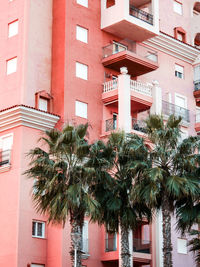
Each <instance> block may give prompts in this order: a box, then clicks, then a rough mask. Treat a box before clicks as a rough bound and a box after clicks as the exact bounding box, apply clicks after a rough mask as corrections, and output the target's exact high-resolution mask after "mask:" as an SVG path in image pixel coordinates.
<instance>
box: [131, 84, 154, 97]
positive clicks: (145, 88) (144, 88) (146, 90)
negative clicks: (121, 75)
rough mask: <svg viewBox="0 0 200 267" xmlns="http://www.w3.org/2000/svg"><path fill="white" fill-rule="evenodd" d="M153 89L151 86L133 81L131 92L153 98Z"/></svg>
mask: <svg viewBox="0 0 200 267" xmlns="http://www.w3.org/2000/svg"><path fill="white" fill-rule="evenodd" d="M152 87H153V85H151V84H144V83H141V82H138V81H134V80H131V90H133V91H135V92H138V93H141V94H143V95H147V96H152Z"/></svg>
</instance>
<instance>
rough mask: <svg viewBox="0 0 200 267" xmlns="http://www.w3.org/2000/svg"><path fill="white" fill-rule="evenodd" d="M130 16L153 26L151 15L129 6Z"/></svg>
mask: <svg viewBox="0 0 200 267" xmlns="http://www.w3.org/2000/svg"><path fill="white" fill-rule="evenodd" d="M130 15H131V16H133V17H136V18H138V19H140V20H143V21H145V22H147V23H149V24H151V25H153V15H152V14H149V13H147V12H145V11H144V10H141V9H139V8H136V7H134V6H133V5H132V4H130Z"/></svg>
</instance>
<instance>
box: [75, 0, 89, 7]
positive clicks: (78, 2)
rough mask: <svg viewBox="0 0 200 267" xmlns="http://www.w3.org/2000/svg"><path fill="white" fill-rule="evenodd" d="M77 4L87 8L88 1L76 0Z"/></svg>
mask: <svg viewBox="0 0 200 267" xmlns="http://www.w3.org/2000/svg"><path fill="white" fill-rule="evenodd" d="M77 4H79V5H81V6H84V7H88V0H77Z"/></svg>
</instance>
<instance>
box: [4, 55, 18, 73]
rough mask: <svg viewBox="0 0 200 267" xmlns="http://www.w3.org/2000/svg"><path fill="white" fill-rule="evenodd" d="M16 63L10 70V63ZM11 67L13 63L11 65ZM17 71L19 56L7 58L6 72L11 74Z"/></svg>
mask: <svg viewBox="0 0 200 267" xmlns="http://www.w3.org/2000/svg"><path fill="white" fill-rule="evenodd" d="M12 63H15V65H13V66H12V68H11V69H10V70H9V65H10V64H12ZM10 67H11V65H10ZM15 72H17V57H13V58H10V59H7V60H6V74H7V75H10V74H12V73H15Z"/></svg>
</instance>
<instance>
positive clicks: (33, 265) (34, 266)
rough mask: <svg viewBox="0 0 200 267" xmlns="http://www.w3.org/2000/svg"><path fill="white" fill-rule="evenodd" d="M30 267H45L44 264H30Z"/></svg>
mask: <svg viewBox="0 0 200 267" xmlns="http://www.w3.org/2000/svg"><path fill="white" fill-rule="evenodd" d="M31 267H45V265H44V264H31Z"/></svg>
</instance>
